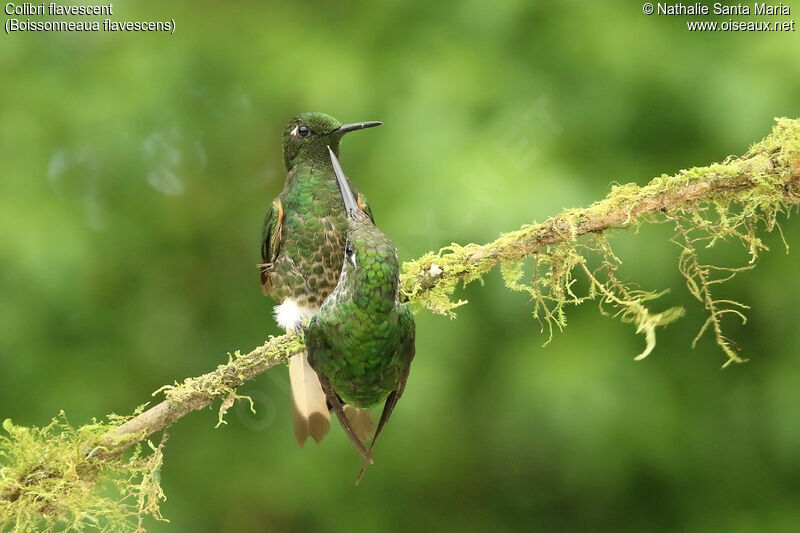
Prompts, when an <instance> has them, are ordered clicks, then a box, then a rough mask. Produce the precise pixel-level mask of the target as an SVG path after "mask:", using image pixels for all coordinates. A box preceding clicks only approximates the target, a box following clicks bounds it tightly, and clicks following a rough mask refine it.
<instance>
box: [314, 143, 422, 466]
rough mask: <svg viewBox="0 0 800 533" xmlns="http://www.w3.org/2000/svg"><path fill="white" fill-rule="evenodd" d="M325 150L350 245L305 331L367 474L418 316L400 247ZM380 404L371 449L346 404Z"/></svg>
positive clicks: (405, 368)
mask: <svg viewBox="0 0 800 533" xmlns="http://www.w3.org/2000/svg"><path fill="white" fill-rule="evenodd" d="M328 152H329V156H330V159H331V163H332V165H333V169H334V172H335V174H336V179H337V181H338V184H339V188H340V190H341V195H342V198H343V200H344V207H345V212H346V213H347V240H346V242H345V248H344V262H343V264H342V270H341V274H340V276H339V282H338V283H337V285H336V288H335V289H334V290H333V292H332V293H331V294H330V296H328V297H327V298H326V299H325V301H324V302H323V303H322V306H321V308H320V310H319V312H318V313H317V314H316V315H314V317H313V318H312V319H311V322H310V324H309V325H308V327H307V328H306V329H305V343H306V349H307V350H308V362H309V363H310V365H311V368H313V369H314V370H315V371H316V373H317V376H319V381H320V384H321V385H322V390H323V391H324V392H325V396H326V398H327V400H328V403H330V405H331V408H332V409H333V411H334V412H335V413H336V415H337V417H338V418H339V422H340V423H341V424H342V427H343V428H344V429H345V432H346V433H347V434H348V436H349V437H350V439H351V440H352V441H353V444H354V445H355V446H356V448H357V449H358V451H359V452H360V453H361V454H362V456H363V457H364V459H365V463H364V468H366V465H367V464H368V463H372V450H373V448H374V447H375V442H376V441H377V439H378V436H379V435H380V433H381V430H382V429H383V426H384V425H385V424H386V422H388V421H389V417H390V416H391V415H392V411H393V410H394V408H395V406H396V405H397V402H398V400H400V397H401V396H402V395H403V390H404V389H405V385H406V381H407V380H408V373H409V370H410V368H411V361H412V360H413V359H414V352H415V347H414V340H415V326H414V316H413V315H412V314H411V311H410V310H409V309H408V306H406V305H405V304H403V303H401V302H400V300H399V299H398V286H399V273H400V263H399V260H398V258H397V248H396V247H395V245H394V243H392V241H391V240H390V239H389V238H388V237H387V236H386V235H384V234H383V232H381V231H380V230H379V229H378V228H377V227H376V226H375V223H374V222H373V221H372V220H371V219H370V217H369V216H368V215H367V214H366V213H365V212H364V211H363V210H362V209H361V208H360V207H359V204H358V200H357V199H356V198H357V196H356V194H354V192H353V191H352V189H351V187H350V186H349V184H348V181H347V178H346V177H345V175H344V172H343V171H342V167H341V166H340V164H339V161H338V159H337V157H336V154H335V153H334V150H332V149H331V148H328ZM381 401H384V406H383V412H382V414H381V418H380V421H379V422H378V428H377V430H376V431H375V436H374V437H373V438H372V443H371V444H370V447H369V449H368V450H367V449H366V448H365V446H364V444H363V442H361V440H360V438H359V436H358V435H357V434H356V432H355V431H353V429H352V428H351V424H350V420H349V419H348V417H347V416H346V413H345V411H344V408H343V404H345V403H346V404H347V405H350V406H354V407H357V408H361V409H367V408H370V407H373V406H375V405H377V404H378V403H380V402H381ZM364 468H362V470H361V474H359V479H360V478H361V476H362V475H363V473H364Z"/></svg>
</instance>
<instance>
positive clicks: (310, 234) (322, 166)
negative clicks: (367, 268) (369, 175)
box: [261, 113, 380, 308]
mask: <svg viewBox="0 0 800 533" xmlns="http://www.w3.org/2000/svg"><path fill="white" fill-rule="evenodd" d="M377 124H380V123H377V122H376V123H356V124H353V125H344V126H343V125H342V124H341V123H340V122H339V121H338V120H336V119H335V118H333V117H331V116H330V115H326V114H324V113H303V114H302V115H299V116H297V117H295V118H294V119H292V120H291V121H290V122H289V123H288V124H287V125H286V128H285V129H284V134H283V158H284V163H285V164H286V172H287V175H286V184H285V186H284V188H283V191H282V192H281V193H280V194H279V195H278V197H277V198H276V199H275V200H274V201H273V203H272V206H271V208H270V211H269V213H268V214H267V217H266V220H265V221H264V231H263V234H262V247H261V258H262V260H263V264H262V265H261V285H262V288H263V290H264V293H265V294H270V295H271V296H273V297H274V298H275V299H276V300H277V301H279V302H282V301H283V300H285V299H286V298H292V299H293V300H294V301H295V302H296V303H297V304H298V305H309V306H311V307H317V308H318V307H319V305H320V304H321V303H322V301H323V300H324V299H325V298H327V296H328V295H329V294H330V293H331V291H332V290H333V288H334V287H335V286H336V282H337V280H338V278H339V270H340V269H341V264H342V259H343V257H344V255H343V254H344V238H345V237H344V235H345V232H346V230H347V220H346V217H345V214H344V206H343V203H342V197H341V194H340V193H339V187H338V185H337V184H336V175H335V174H334V172H333V168H332V167H331V163H330V159H329V158H328V152H327V146H328V145H330V146H331V148H332V149H333V150H334V151H335V152H336V153H338V151H339V141H340V139H341V137H342V135H344V133H346V132H348V131H353V130H354V129H361V128H363V127H369V126H368V125H377ZM348 126H349V127H350V128H351V129H347V127H348ZM356 126H361V127H360V128H358V127H356ZM303 127H306V128H308V131H309V133H308V135H307V136H305V137H301V136H300V135H301V132H302V130H301V128H303ZM358 198H359V203H360V204H361V207H362V208H363V209H364V211H365V212H367V213H368V215H369V217H370V218H372V211H371V210H370V209H369V206H368V204H367V202H366V199H365V198H364V196H363V195H358Z"/></svg>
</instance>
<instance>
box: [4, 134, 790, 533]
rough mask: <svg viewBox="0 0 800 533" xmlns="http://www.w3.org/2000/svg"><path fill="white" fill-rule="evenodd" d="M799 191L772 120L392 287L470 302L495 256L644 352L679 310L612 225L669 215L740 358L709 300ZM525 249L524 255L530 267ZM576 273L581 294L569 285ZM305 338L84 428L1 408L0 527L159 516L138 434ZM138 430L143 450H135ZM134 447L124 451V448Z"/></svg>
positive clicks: (436, 301) (215, 394) (416, 268)
mask: <svg viewBox="0 0 800 533" xmlns="http://www.w3.org/2000/svg"><path fill="white" fill-rule="evenodd" d="M798 204H800V121H798V120H789V119H778V120H777V124H776V125H775V127H774V128H773V130H772V133H771V134H770V135H769V136H768V137H766V138H765V139H764V140H763V141H761V142H760V143H757V144H755V145H753V146H752V147H751V148H750V150H749V151H748V152H747V153H746V154H744V155H743V156H741V157H731V158H728V159H727V160H725V161H724V162H722V163H718V164H713V165H709V166H706V167H696V168H692V169H689V170H682V171H680V172H679V173H677V174H675V175H674V176H668V175H662V176H660V177H657V178H655V179H653V180H651V181H650V183H648V184H647V185H645V186H642V187H640V186H637V185H634V184H628V185H622V186H617V187H613V188H612V189H611V192H610V193H609V194H608V196H606V198H604V199H603V200H600V201H598V202H595V203H594V204H592V205H590V206H588V207H585V208H580V209H568V210H565V211H563V212H562V213H560V214H558V215H556V216H554V217H552V218H549V219H547V220H545V221H544V222H542V223H539V224H531V225H526V226H523V227H522V228H520V229H519V230H516V231H512V232H509V233H505V234H503V235H501V236H500V237H499V238H498V239H496V240H495V241H493V242H490V243H487V244H484V245H478V244H467V245H459V244H452V245H450V246H447V247H445V248H443V249H441V250H439V251H438V252H429V253H427V254H425V255H423V256H422V257H420V258H419V259H416V260H413V261H408V262H406V263H405V264H404V265H403V270H402V274H401V280H400V281H401V285H400V295H401V298H402V299H403V300H405V301H407V302H409V303H411V304H412V306H413V308H414V309H416V310H419V309H421V308H427V309H429V310H431V311H433V312H435V313H440V314H447V315H450V316H453V309H455V308H456V307H458V306H461V305H464V304H465V303H466V302H465V301H464V300H461V299H457V300H454V299H453V295H454V294H455V291H456V290H457V288H458V287H459V286H460V285H465V284H467V283H470V282H472V281H475V280H478V279H481V278H482V277H483V276H484V275H485V274H486V273H488V272H489V271H490V270H491V269H492V268H494V267H495V266H499V268H500V270H501V273H502V275H503V278H504V280H505V283H506V285H507V286H508V287H509V288H510V289H512V290H517V291H524V292H526V293H528V294H529V295H530V297H531V299H532V307H533V315H534V317H535V318H536V319H538V320H539V321H540V322H541V324H542V326H543V329H544V328H546V329H547V331H548V334H549V335H548V338H549V337H550V336H552V334H553V331H554V330H555V329H561V328H563V327H564V326H565V325H566V307H567V306H569V305H578V304H580V303H583V302H585V301H587V300H594V301H596V302H598V303H599V305H600V308H601V311H603V312H606V310H607V309H608V310H613V314H614V316H617V317H619V319H620V320H622V321H623V322H630V323H632V324H634V325H635V327H636V331H637V332H638V333H642V334H644V335H645V347H644V350H643V351H642V353H640V354H639V355H638V356H637V357H636V359H641V358H643V357H645V356H647V355H648V354H649V353H651V351H652V350H653V348H654V347H655V343H656V338H655V335H656V328H658V327H662V326H665V325H666V324H668V323H670V322H671V321H673V320H676V319H677V318H679V317H680V316H681V315H682V313H683V310H682V309H680V308H669V309H664V310H661V311H654V310H651V309H650V306H651V305H653V302H654V301H655V300H657V298H658V296H660V295H661V294H663V291H662V292H661V293H659V292H655V291H648V290H644V289H641V288H639V287H637V286H636V285H634V284H633V283H630V282H623V281H622V280H620V278H619V277H618V276H617V274H616V272H617V269H618V267H619V265H620V263H621V262H620V260H619V258H617V256H616V255H615V253H614V251H613V249H612V247H611V244H610V243H609V241H608V239H607V235H608V234H610V233H611V232H613V231H615V230H621V229H630V228H636V227H638V226H639V225H641V224H643V223H647V222H666V223H671V224H673V225H674V227H675V233H674V235H673V239H672V240H673V242H674V243H676V244H678V245H679V246H680V247H681V254H680V260H679V264H678V265H677V268H678V269H679V271H680V272H681V273H682V274H683V276H684V277H685V279H686V284H687V287H688V289H689V292H690V293H691V294H692V295H693V296H694V297H695V298H696V299H697V300H699V302H700V303H701V304H702V305H703V307H704V308H705V310H706V312H707V313H708V319H707V321H706V323H705V324H704V325H703V326H702V328H700V331H699V334H698V336H699V335H702V334H704V333H705V332H706V331H711V332H713V334H714V337H715V340H716V342H717V344H718V345H719V347H720V348H721V350H722V352H723V353H724V355H725V356H726V364H727V363H730V362H734V361H736V362H741V361H743V360H744V358H743V357H741V356H740V355H739V354H737V353H736V351H735V349H734V345H733V343H732V341H731V340H730V339H729V338H728V337H726V336H725V334H724V333H723V325H722V321H723V319H724V318H725V317H727V316H735V317H739V318H742V319H743V318H744V314H743V313H742V310H743V309H746V306H745V305H744V304H740V303H738V302H734V301H732V300H722V299H717V298H716V297H715V296H713V295H712V287H713V286H715V285H718V284H719V283H722V282H724V281H726V280H728V279H730V278H731V277H732V276H733V275H735V274H736V273H738V272H740V271H742V270H744V269H750V268H752V267H753V266H754V265H755V260H756V258H757V256H758V253H759V251H761V250H764V249H765V246H764V244H763V243H762V241H761V239H760V238H759V235H760V234H761V233H763V232H770V231H773V230H774V229H776V228H777V229H778V230H779V231H780V224H779V219H778V217H779V216H780V215H781V214H785V215H787V216H788V214H789V213H790V211H791V210H792V209H794V208H795V207H796V206H797V205H798ZM721 241H736V242H739V243H741V244H743V245H744V247H745V248H746V250H747V252H748V253H749V254H750V261H749V262H748V263H747V264H745V265H742V266H736V267H721V266H713V265H709V264H704V263H702V262H701V261H700V259H699V257H698V246H700V245H703V246H705V247H709V246H713V245H715V244H716V243H718V242H721ZM787 249H788V246H787ZM527 258H532V263H533V265H532V270H531V271H530V272H529V273H528V275H527V276H526V273H525V265H524V263H523V262H524V261H525V260H526V259H527ZM526 278H527V279H526ZM581 278H583V280H584V282H585V283H582V284H581V286H582V287H585V288H584V290H583V292H582V293H581V292H579V291H577V289H576V287H577V284H576V282H577V280H579V279H581ZM713 288H714V289H716V287H713ZM302 350H303V344H302V340H301V339H300V338H299V337H298V336H296V335H283V336H281V337H275V338H271V339H270V340H269V341H268V342H267V343H265V344H264V345H262V346H259V347H257V348H255V349H253V350H251V351H250V352H249V353H247V354H240V353H239V352H236V353H235V354H234V355H232V356H229V359H228V362H227V363H225V364H222V365H220V366H219V367H217V369H216V370H214V371H212V372H209V373H207V374H203V375H201V376H199V377H196V378H189V379H186V380H184V382H183V383H175V384H173V385H169V386H167V387H163V388H162V389H159V391H157V392H159V393H162V392H163V394H164V395H165V399H164V400H163V401H161V402H160V403H158V404H156V405H155V406H153V407H151V408H149V409H147V410H137V411H136V412H134V414H133V415H131V416H129V417H118V416H110V417H108V420H107V421H106V422H97V421H93V422H92V423H91V424H87V425H84V426H81V427H79V428H74V427H73V426H72V425H70V424H69V423H68V422H67V421H66V418H65V417H64V416H63V415H62V416H60V417H58V418H56V419H54V421H53V422H52V423H51V424H50V425H48V426H45V427H44V428H41V429H38V428H25V427H21V426H17V425H14V424H13V423H12V422H11V421H10V420H7V421H5V422H4V423H3V430H4V433H5V435H3V434H0V531H5V530H7V529H11V528H14V530H15V531H48V530H51V529H53V528H55V527H56V526H59V527H63V526H67V527H71V528H72V529H76V530H83V529H86V528H95V529H100V530H103V529H111V528H114V530H117V529H120V528H122V527H128V528H129V529H136V528H138V529H141V519H142V518H143V517H144V516H153V517H155V518H160V514H159V510H158V504H159V501H160V499H161V498H163V494H162V493H161V489H160V485H159V472H160V466H161V462H162V460H163V454H162V449H163V443H164V440H163V437H162V440H161V444H159V445H157V446H156V445H154V444H152V443H151V442H150V441H149V440H146V439H147V438H148V437H149V436H150V435H151V434H153V433H154V432H157V431H160V430H163V429H165V428H167V427H168V426H169V425H171V424H172V423H174V422H175V421H177V420H178V419H180V418H181V417H183V416H185V415H186V414H188V413H190V412H192V411H194V410H197V409H202V408H204V407H207V406H209V405H210V404H211V403H212V402H214V401H216V400H220V401H221V406H220V409H219V419H218V420H219V423H221V422H222V421H223V416H224V414H225V412H226V411H227V409H229V408H230V406H231V405H232V404H233V402H234V401H235V400H236V399H238V398H243V397H242V396H239V395H237V393H236V390H237V388H238V387H239V386H241V385H242V384H243V383H245V382H246V381H248V380H251V379H253V378H255V377H256V376H258V375H259V374H261V373H262V372H264V371H266V370H267V369H269V368H271V367H273V366H275V365H277V364H280V363H283V362H286V361H288V359H289V358H290V357H291V356H292V355H294V354H296V353H299V352H301V351H302ZM219 423H218V424H217V425H219ZM144 442H146V443H147V449H149V450H150V451H149V453H143V450H144V449H145V447H144V446H143V443H144ZM129 448H133V449H134V451H133V453H132V454H127V455H126V454H124V453H123V452H124V451H125V450H127V449H129ZM101 480H102V481H106V482H110V483H111V484H112V485H114V486H115V487H116V490H117V493H116V495H109V494H108V493H107V492H102V493H101V491H99V490H98V488H97V486H98V482H100V481H101Z"/></svg>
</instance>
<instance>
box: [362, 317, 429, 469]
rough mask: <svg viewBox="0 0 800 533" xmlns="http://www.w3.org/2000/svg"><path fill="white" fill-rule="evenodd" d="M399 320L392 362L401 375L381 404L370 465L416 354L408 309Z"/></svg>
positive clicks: (370, 448) (404, 386)
mask: <svg viewBox="0 0 800 533" xmlns="http://www.w3.org/2000/svg"><path fill="white" fill-rule="evenodd" d="M399 320H400V323H401V325H402V327H401V328H400V331H401V338H402V339H403V342H402V343H401V345H400V347H399V348H398V350H397V353H396V354H395V357H394V360H395V363H396V364H398V365H400V366H401V368H403V373H402V375H401V376H400V383H399V384H398V386H397V389H395V390H393V391H392V392H391V393H389V396H387V397H386V403H384V404H383V412H382V413H381V419H380V420H379V421H378V429H377V430H376V431H375V436H374V437H372V443H371V444H370V446H369V451H368V453H369V457H370V463H371V462H372V461H371V459H372V450H373V449H374V448H375V442H377V440H378V436H379V435H380V434H381V430H382V429H383V426H384V425H385V424H386V423H387V422H388V421H389V417H391V416H392V411H394V408H395V406H396V405H397V402H398V401H399V400H400V397H401V396H402V395H403V391H404V390H405V388H406V381H408V373H409V370H410V369H411V361H412V360H413V359H414V354H415V353H416V347H415V335H416V332H415V326H414V316H413V315H412V314H411V311H410V310H409V309H408V307H406V306H402V307H401V308H400V316H399ZM366 468H367V463H366V462H365V463H364V466H362V467H361V472H360V473H359V474H358V478H357V479H356V483H358V482H359V481H361V478H362V477H363V476H364V472H365V471H366Z"/></svg>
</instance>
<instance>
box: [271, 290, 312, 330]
mask: <svg viewBox="0 0 800 533" xmlns="http://www.w3.org/2000/svg"><path fill="white" fill-rule="evenodd" d="M316 311H317V310H316V309H315V308H313V307H309V306H307V305H297V302H295V301H294V300H292V299H291V298H287V299H286V300H284V301H283V303H282V304H281V305H276V306H275V322H277V323H278V325H279V326H280V327H282V328H283V329H285V330H286V331H290V330H294V329H295V328H296V327H297V326H298V325H303V324H308V322H309V320H311V317H312V316H314V313H315V312H316Z"/></svg>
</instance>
